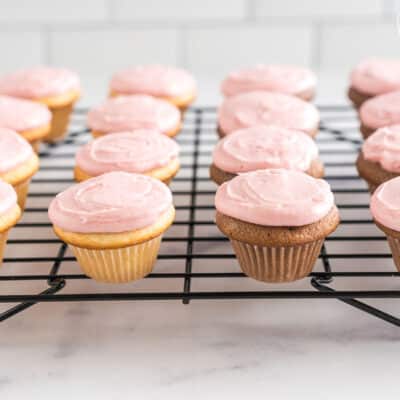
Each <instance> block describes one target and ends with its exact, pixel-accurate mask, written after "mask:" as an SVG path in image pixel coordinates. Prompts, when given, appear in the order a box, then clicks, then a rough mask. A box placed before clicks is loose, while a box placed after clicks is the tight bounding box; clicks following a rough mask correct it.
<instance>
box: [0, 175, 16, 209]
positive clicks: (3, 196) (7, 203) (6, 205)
mask: <svg viewBox="0 0 400 400" xmlns="http://www.w3.org/2000/svg"><path fill="white" fill-rule="evenodd" d="M16 205H17V194H16V193H15V190H14V188H13V187H12V186H11V185H10V184H9V183H6V182H4V181H0V215H4V214H6V213H7V212H8V211H10V210H11V209H12V208H14V207H15V206H16Z"/></svg>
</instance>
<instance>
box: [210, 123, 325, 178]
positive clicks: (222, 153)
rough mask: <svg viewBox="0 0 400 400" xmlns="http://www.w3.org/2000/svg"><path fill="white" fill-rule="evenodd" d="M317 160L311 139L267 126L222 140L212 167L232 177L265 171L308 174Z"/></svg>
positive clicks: (276, 127) (280, 128)
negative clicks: (233, 175)
mask: <svg viewBox="0 0 400 400" xmlns="http://www.w3.org/2000/svg"><path fill="white" fill-rule="evenodd" d="M317 157H318V148H317V145H316V144H315V142H314V141H313V140H312V139H311V137H310V136H308V135H306V134H305V133H304V132H301V131H295V130H292V129H287V128H282V127H279V126H272V125H270V126H253V127H251V128H244V129H239V130H238V131H235V132H232V133H231V134H230V135H228V136H226V137H224V138H223V139H222V140H220V141H219V142H218V144H217V146H216V147H215V150H214V153H213V163H214V164H215V165H216V166H217V167H218V168H220V169H222V170H224V171H227V172H231V173H240V172H248V171H254V170H257V169H265V168H286V169H295V170H299V171H307V170H308V169H309V168H310V165H311V162H312V161H313V160H315V159H316V158H317Z"/></svg>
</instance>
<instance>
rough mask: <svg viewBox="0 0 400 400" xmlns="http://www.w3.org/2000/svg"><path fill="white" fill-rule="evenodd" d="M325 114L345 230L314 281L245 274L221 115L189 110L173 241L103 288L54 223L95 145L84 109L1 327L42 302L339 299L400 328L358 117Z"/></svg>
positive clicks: (0, 283)
mask: <svg viewBox="0 0 400 400" xmlns="http://www.w3.org/2000/svg"><path fill="white" fill-rule="evenodd" d="M319 108H320V111H321V116H322V118H321V119H322V122H321V132H320V134H319V135H318V139H317V142H318V145H319V148H320V154H321V158H322V159H323V161H324V163H325V167H326V179H327V180H328V181H329V183H330V184H331V186H332V188H333V191H334V193H335V197H336V203H337V205H338V206H339V209H340V212H341V217H342V222H341V225H340V227H339V229H338V230H337V231H336V232H335V233H334V234H332V235H331V236H330V237H328V238H327V240H326V242H325V245H324V246H323V249H322V251H321V254H320V257H319V260H318V263H317V265H316V267H315V270H314V272H312V273H311V274H310V276H309V277H308V278H305V279H303V280H301V281H298V282H295V283H292V284H285V285H283V284H275V285H272V284H265V283H261V282H257V281H254V280H252V279H249V278H247V277H246V276H245V275H243V274H242V273H241V271H240V269H239V266H238V264H237V262H236V259H235V256H234V254H233V252H232V249H231V246H230V244H229V242H228V240H227V239H226V238H225V237H223V236H222V235H221V234H220V233H219V231H218V229H217V228H216V226H215V224H214V206H213V200H214V194H215V185H214V184H213V183H212V182H211V181H210V180H209V178H208V167H209V164H210V159H211V151H212V148H213V146H214V145H215V143H216V141H217V136H216V134H215V125H216V109H215V108H211V107H209V108H193V109H190V110H188V111H187V112H186V115H185V122H184V127H183V131H182V133H180V135H179V137H178V142H179V143H180V145H181V164H182V166H181V170H180V172H179V174H178V176H177V177H176V178H175V179H174V182H173V183H172V186H171V188H172V190H173V193H174V201H175V204H176V209H177V219H176V221H175V223H174V224H173V226H172V227H171V229H170V230H169V231H168V232H167V233H166V235H165V236H164V238H163V243H162V247H161V252H160V255H159V257H158V261H157V265H156V268H155V269H154V272H153V273H151V274H150V275H149V276H148V277H147V278H146V279H143V280H141V281H138V282H133V283H129V284H122V285H107V284H100V283H96V282H94V281H92V280H91V279H89V278H88V277H87V276H85V275H83V274H82V273H81V271H80V270H79V267H78V266H77V264H76V261H75V258H74V257H73V255H72V253H70V252H69V250H68V248H67V246H66V245H65V244H63V243H62V242H61V241H59V240H58V239H57V238H56V237H55V236H54V234H53V232H52V229H51V224H50V222H49V220H48V218H47V207H48V204H49V202H50V200H51V198H52V197H53V196H54V195H56V194H57V193H58V192H59V191H61V190H63V189H64V188H66V187H67V186H69V185H71V184H72V183H73V176H72V170H73V164H74V155H75V152H76V149H77V148H78V147H79V146H81V145H82V144H84V143H85V142H87V141H88V140H90V134H89V133H88V131H87V129H86V127H85V114H86V111H85V110H77V111H75V112H74V115H73V120H72V123H71V132H70V134H69V136H68V138H67V139H66V140H64V141H63V142H62V143H59V144H56V145H52V146H43V149H42V152H41V153H40V158H41V168H40V171H39V172H38V174H37V175H36V176H35V177H34V179H33V181H32V183H31V186H30V192H29V197H28V203H27V208H26V210H25V213H24V216H23V218H22V220H21V221H20V223H18V225H17V226H16V227H15V228H13V229H12V231H11V233H10V238H9V241H8V244H7V249H6V255H5V259H4V262H3V266H2V267H0V307H1V308H0V321H5V320H7V319H8V318H10V317H12V316H14V315H16V314H18V313H20V312H22V311H24V310H26V309H28V308H29V307H31V306H33V305H35V304H38V303H42V302H72V301H73V302H83V301H123V300H136V301H137V300H160V301H161V300H179V301H182V302H183V303H184V304H188V303H189V302H190V301H191V300H223V299H224V300H246V299H260V300H261V299H292V300H295V299H296V300H298V299H315V300H316V301H317V300H321V299H331V300H339V301H341V302H343V303H346V304H348V305H350V306H353V307H355V308H357V309H359V310H362V311H364V312H366V313H369V314H371V315H373V316H375V317H378V318H380V319H382V320H385V321H387V322H389V323H391V324H394V325H396V326H400V319H399V318H398V317H396V316H395V314H396V312H397V311H398V310H399V307H398V306H399V303H398V299H399V298H400V286H399V284H400V280H399V276H400V273H399V272H397V271H396V269H395V267H394V265H393V262H392V259H391V255H390V252H389V249H388V246H387V243H386V239H385V237H384V236H383V234H382V233H381V232H380V231H379V230H378V229H376V227H375V225H374V224H373V222H372V220H371V217H370V215H369V211H368V203H369V194H368V191H367V189H366V185H365V183H364V182H362V181H361V180H360V179H359V177H358V176H357V173H356V170H355V167H354V161H355V158H356V156H357V153H358V150H359V147H360V143H361V139H360V134H359V132H358V122H357V118H356V115H355V113H354V111H353V110H352V109H351V108H350V107H348V106H342V105H336V106H335V105H325V106H320V107H319Z"/></svg>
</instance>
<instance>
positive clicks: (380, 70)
mask: <svg viewBox="0 0 400 400" xmlns="http://www.w3.org/2000/svg"><path fill="white" fill-rule="evenodd" d="M350 81H351V86H352V87H353V88H355V89H356V90H358V91H360V92H362V93H366V94H369V95H373V96H375V95H378V94H383V93H388V92H393V91H395V90H400V60H390V59H378V58H370V59H367V60H364V61H362V62H360V63H359V64H358V65H357V66H356V67H355V68H354V69H353V71H352V72H351V75H350Z"/></svg>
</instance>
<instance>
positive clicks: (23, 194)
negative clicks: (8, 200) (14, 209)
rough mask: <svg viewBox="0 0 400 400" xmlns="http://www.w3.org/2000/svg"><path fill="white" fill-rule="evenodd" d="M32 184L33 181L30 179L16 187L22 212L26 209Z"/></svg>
mask: <svg viewBox="0 0 400 400" xmlns="http://www.w3.org/2000/svg"><path fill="white" fill-rule="evenodd" d="M30 182H31V179H30V178H29V179H26V180H25V181H23V182H21V183H19V184H17V185H15V186H14V189H15V191H16V193H17V199H18V205H19V207H20V208H21V210H22V211H23V210H24V209H25V204H26V198H27V196H28V191H29V184H30Z"/></svg>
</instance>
